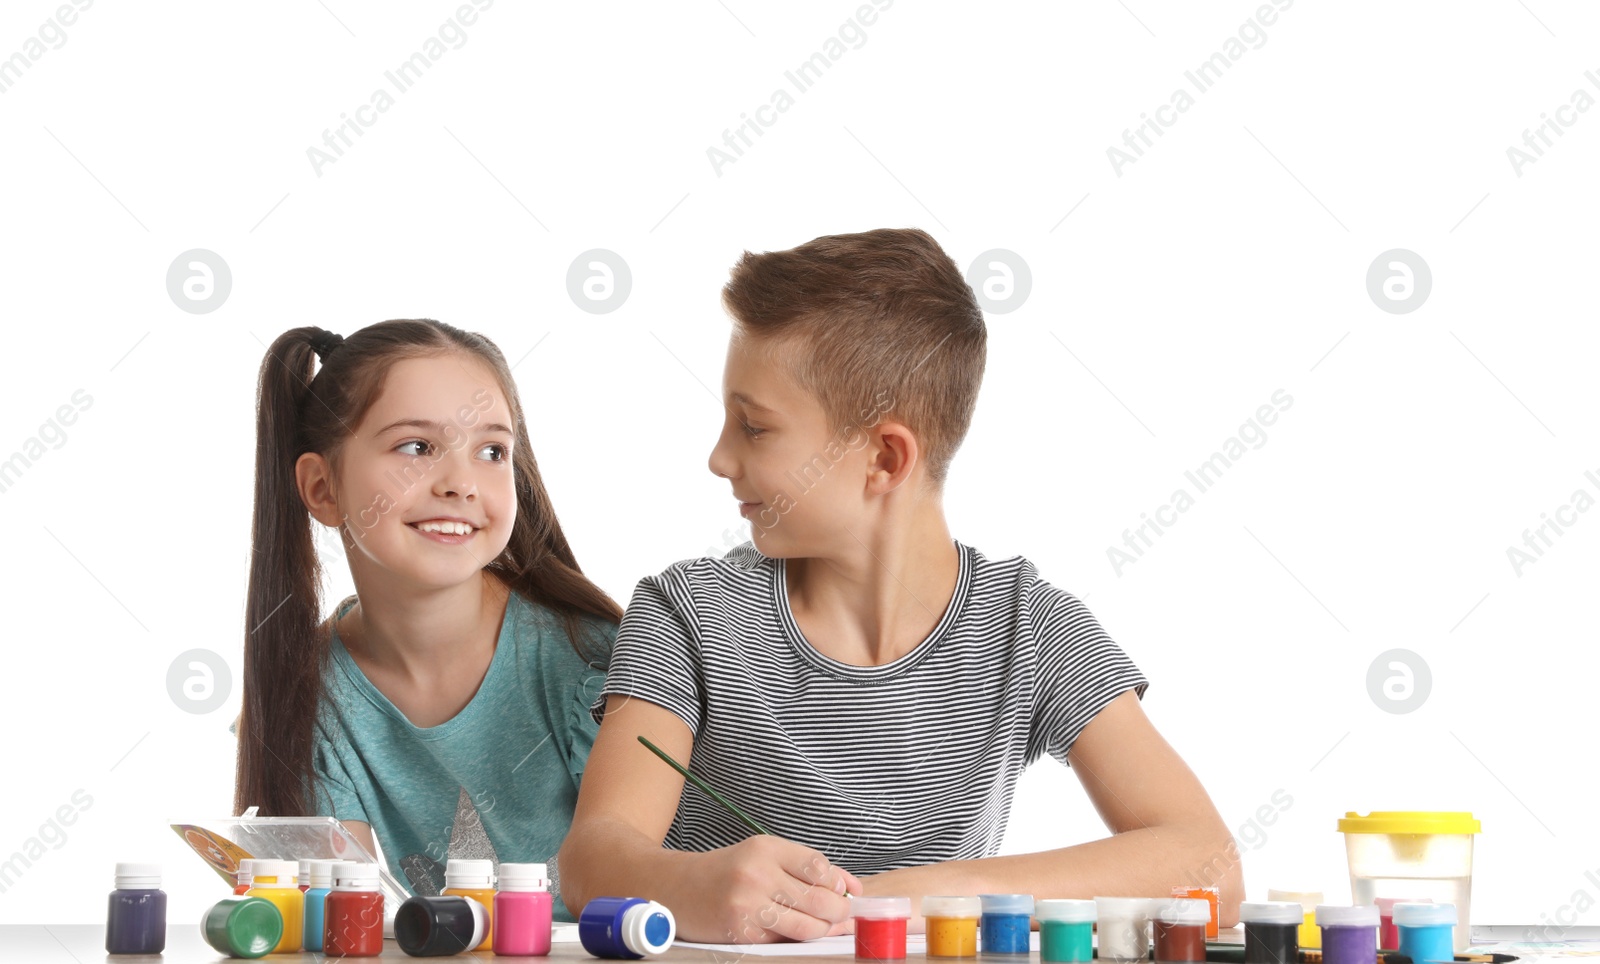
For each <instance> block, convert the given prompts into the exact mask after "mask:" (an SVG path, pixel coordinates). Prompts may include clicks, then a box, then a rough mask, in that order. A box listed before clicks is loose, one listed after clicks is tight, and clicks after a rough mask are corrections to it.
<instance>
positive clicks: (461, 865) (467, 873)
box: [444, 857, 494, 888]
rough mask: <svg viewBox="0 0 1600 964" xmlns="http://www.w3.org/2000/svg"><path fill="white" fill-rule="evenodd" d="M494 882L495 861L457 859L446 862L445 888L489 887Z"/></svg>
mask: <svg viewBox="0 0 1600 964" xmlns="http://www.w3.org/2000/svg"><path fill="white" fill-rule="evenodd" d="M493 882H494V861H492V860H468V859H466V858H463V857H455V858H452V859H450V860H447V861H445V865H444V885H445V887H447V888H448V887H463V888H465V887H488V886H490V885H491V884H492V883H493Z"/></svg>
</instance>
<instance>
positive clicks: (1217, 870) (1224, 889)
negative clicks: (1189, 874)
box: [1207, 828, 1244, 927]
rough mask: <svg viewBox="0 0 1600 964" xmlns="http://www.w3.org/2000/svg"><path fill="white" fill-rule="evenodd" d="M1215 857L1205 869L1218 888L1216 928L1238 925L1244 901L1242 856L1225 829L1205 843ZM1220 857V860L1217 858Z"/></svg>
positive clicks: (1231, 836) (1235, 842) (1235, 841)
mask: <svg viewBox="0 0 1600 964" xmlns="http://www.w3.org/2000/svg"><path fill="white" fill-rule="evenodd" d="M1208 846H1209V847H1210V850H1209V852H1210V853H1213V854H1216V855H1217V856H1216V857H1213V858H1212V863H1211V864H1209V865H1208V866H1207V869H1208V870H1210V871H1212V876H1211V879H1212V880H1213V881H1215V883H1216V887H1217V926H1219V927H1237V926H1239V904H1240V903H1241V902H1243V901H1244V855H1243V853H1241V852H1240V850H1239V842H1238V841H1237V840H1235V839H1234V837H1233V834H1231V833H1229V832H1228V831H1227V830H1226V829H1225V828H1224V829H1223V830H1222V831H1221V833H1220V835H1214V836H1213V837H1212V838H1211V842H1210V843H1209V844H1208ZM1218 858H1220V860H1219V859H1218Z"/></svg>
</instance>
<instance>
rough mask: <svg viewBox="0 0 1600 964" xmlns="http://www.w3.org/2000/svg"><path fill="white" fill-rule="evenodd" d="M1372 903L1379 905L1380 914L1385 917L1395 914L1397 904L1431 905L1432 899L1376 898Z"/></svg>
mask: <svg viewBox="0 0 1600 964" xmlns="http://www.w3.org/2000/svg"><path fill="white" fill-rule="evenodd" d="M1372 902H1373V903H1374V904H1377V905H1378V913H1379V914H1382V915H1383V916H1384V917H1389V916H1391V915H1393V914H1394V905H1396V904H1431V903H1433V898H1432V897H1374V898H1372Z"/></svg>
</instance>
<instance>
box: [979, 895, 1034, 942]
mask: <svg viewBox="0 0 1600 964" xmlns="http://www.w3.org/2000/svg"><path fill="white" fill-rule="evenodd" d="M978 900H980V901H981V902H982V904H983V916H982V917H981V918H979V920H978V937H979V945H978V950H979V952H980V953H982V954H983V955H985V956H988V955H992V954H1027V953H1028V952H1029V950H1030V948H1029V946H1028V923H1029V921H1030V920H1031V919H1032V918H1033V895H1031V894H979V895H978Z"/></svg>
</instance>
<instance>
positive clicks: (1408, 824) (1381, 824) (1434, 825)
mask: <svg viewBox="0 0 1600 964" xmlns="http://www.w3.org/2000/svg"><path fill="white" fill-rule="evenodd" d="M1339 832H1340V833H1482V832H1483V824H1482V823H1481V822H1479V821H1478V819H1477V818H1475V817H1473V815H1472V814H1471V813H1470V812H1466V811H1459V810H1448V811H1446V810H1374V811H1372V812H1371V813H1369V814H1365V815H1363V814H1359V813H1356V812H1355V811H1354V810H1350V811H1347V812H1346V813H1345V815H1344V816H1343V817H1342V818H1340V820H1339Z"/></svg>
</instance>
